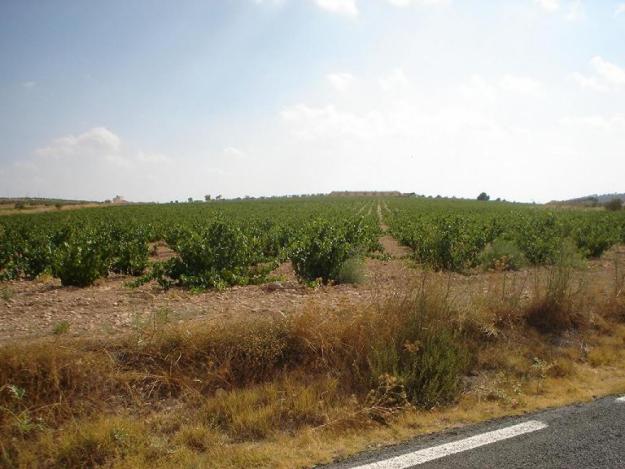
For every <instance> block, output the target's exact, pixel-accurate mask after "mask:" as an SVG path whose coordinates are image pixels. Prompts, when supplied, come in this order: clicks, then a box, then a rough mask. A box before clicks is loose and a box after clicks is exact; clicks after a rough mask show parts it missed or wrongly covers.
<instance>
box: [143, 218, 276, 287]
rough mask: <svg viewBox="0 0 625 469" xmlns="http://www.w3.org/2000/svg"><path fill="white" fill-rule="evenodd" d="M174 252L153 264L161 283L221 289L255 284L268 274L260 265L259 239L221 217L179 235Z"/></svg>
mask: <svg viewBox="0 0 625 469" xmlns="http://www.w3.org/2000/svg"><path fill="white" fill-rule="evenodd" d="M175 251H176V252H177V253H178V256H177V257H174V258H172V259H170V260H168V261H166V262H165V263H163V264H161V265H160V266H156V267H155V270H154V272H155V274H156V277H157V279H158V280H159V283H160V284H161V285H164V286H167V285H168V284H169V285H171V284H176V285H182V286H186V287H195V288H214V287H217V288H223V287H225V286H228V285H246V284H249V283H256V282H258V281H260V280H262V279H263V278H264V276H265V275H266V274H267V273H268V272H267V269H266V268H262V266H259V263H260V262H261V261H262V255H261V253H260V250H259V243H258V240H257V239H256V238H254V237H251V236H248V235H246V234H245V233H244V232H243V230H241V228H239V227H238V226H236V225H235V224H231V223H227V222H225V221H222V220H217V221H215V222H213V223H212V224H210V225H209V226H208V227H206V228H202V229H200V230H198V231H191V230H190V231H188V232H186V233H185V234H184V235H182V236H180V235H179V236H178V242H177V244H176V245H175Z"/></svg>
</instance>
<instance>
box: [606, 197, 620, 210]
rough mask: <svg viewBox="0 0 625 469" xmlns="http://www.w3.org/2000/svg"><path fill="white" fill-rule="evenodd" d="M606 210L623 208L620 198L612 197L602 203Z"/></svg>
mask: <svg viewBox="0 0 625 469" xmlns="http://www.w3.org/2000/svg"><path fill="white" fill-rule="evenodd" d="M604 207H605V209H606V210H609V211H611V212H618V211H619V210H620V209H621V208H623V201H622V200H621V199H612V200H610V201H609V202H607V203H606V204H605V205H604Z"/></svg>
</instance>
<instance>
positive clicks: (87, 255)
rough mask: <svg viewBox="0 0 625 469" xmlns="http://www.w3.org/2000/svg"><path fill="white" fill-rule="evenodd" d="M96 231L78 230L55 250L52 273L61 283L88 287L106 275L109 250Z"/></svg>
mask: <svg viewBox="0 0 625 469" xmlns="http://www.w3.org/2000/svg"><path fill="white" fill-rule="evenodd" d="M103 244H104V243H103V242H101V240H100V239H98V236H97V234H96V233H95V232H94V231H91V230H86V231H80V232H79V231H76V232H74V233H73V234H72V235H71V236H70V238H69V239H68V240H67V241H65V242H64V243H63V244H62V245H61V246H60V247H59V248H58V249H57V250H56V252H55V258H54V263H53V266H52V274H53V275H54V276H55V277H58V278H60V279H61V284H62V285H64V286H66V285H73V286H77V287H86V286H88V285H91V284H93V282H95V281H96V280H97V279H99V278H100V277H103V276H105V275H106V273H107V271H108V268H109V258H108V252H107V251H106V249H105V247H104V246H103Z"/></svg>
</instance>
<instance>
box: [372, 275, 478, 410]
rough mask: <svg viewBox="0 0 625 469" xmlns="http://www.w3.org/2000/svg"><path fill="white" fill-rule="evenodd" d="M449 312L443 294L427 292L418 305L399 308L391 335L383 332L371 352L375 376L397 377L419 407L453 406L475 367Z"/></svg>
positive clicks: (429, 289)
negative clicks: (469, 369)
mask: <svg viewBox="0 0 625 469" xmlns="http://www.w3.org/2000/svg"><path fill="white" fill-rule="evenodd" d="M449 307H450V304H449V302H448V301H447V299H446V296H445V295H444V293H443V292H440V291H437V290H435V289H434V288H432V287H431V286H430V287H424V286H422V287H421V288H419V289H418V291H417V292H416V295H415V298H414V299H411V300H410V301H407V302H403V303H402V304H401V305H397V306H395V309H394V310H393V311H392V312H391V314H393V315H394V316H395V318H388V319H387V321H388V322H389V323H390V325H389V326H388V328H389V331H390V332H388V333H384V332H382V331H383V329H382V327H383V326H381V327H380V329H381V331H380V332H381V333H380V340H379V341H377V342H375V343H374V344H373V346H372V348H371V350H370V352H369V356H368V363H369V366H370V372H371V374H372V376H374V377H375V376H382V375H385V374H388V375H392V376H395V377H397V378H398V379H399V382H400V383H402V384H403V385H404V386H405V389H406V393H407V395H408V398H409V399H410V401H412V402H413V403H414V404H417V405H419V406H423V407H431V406H434V405H438V404H443V403H447V402H450V401H452V400H453V399H454V398H455V397H456V396H457V395H458V392H459V390H460V386H461V381H460V378H461V376H462V374H463V372H464V370H465V369H466V367H467V365H468V362H469V352H468V350H467V349H466V347H465V345H464V342H463V340H462V337H461V335H460V332H459V329H458V328H457V327H455V325H454V322H453V321H452V320H451V311H450V309H449ZM391 326H392V327H391ZM389 335H390V337H389Z"/></svg>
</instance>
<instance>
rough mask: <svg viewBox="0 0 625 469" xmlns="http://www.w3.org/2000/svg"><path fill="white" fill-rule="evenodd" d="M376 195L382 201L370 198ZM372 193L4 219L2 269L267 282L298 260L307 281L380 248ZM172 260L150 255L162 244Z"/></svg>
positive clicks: (69, 277)
mask: <svg viewBox="0 0 625 469" xmlns="http://www.w3.org/2000/svg"><path fill="white" fill-rule="evenodd" d="M370 203H373V202H370ZM360 208H363V201H362V200H345V199H342V200H330V201H325V200H323V199H315V198H310V199H306V200H298V201H292V200H277V201H254V202H245V201H244V202H220V203H215V204H180V205H178V204H170V205H142V206H124V207H111V208H104V209H101V208H96V209H84V210H80V211H74V212H72V213H49V214H37V215H14V216H7V217H3V218H2V219H1V220H0V276H1V278H2V279H5V280H11V279H19V278H24V279H34V278H36V277H38V276H40V275H42V274H50V275H52V276H54V277H56V278H59V279H60V280H61V283H62V284H63V285H74V286H87V285H90V284H92V283H93V282H95V281H96V280H97V279H99V278H102V277H105V276H107V275H108V274H109V273H119V274H126V275H132V276H136V277H137V283H141V282H146V281H149V280H152V279H154V280H156V281H157V282H158V283H159V284H160V285H162V286H163V287H170V286H172V285H180V286H184V287H190V288H213V287H218V288H222V287H225V286H229V285H246V284H253V283H259V282H262V281H263V280H265V279H266V276H267V274H268V273H269V272H270V271H271V270H272V269H273V268H274V267H275V266H276V265H277V264H279V263H281V262H284V261H286V260H287V259H290V260H291V262H292V263H293V266H294V268H295V270H296V272H297V274H298V275H299V277H300V278H301V279H302V280H304V281H315V280H317V279H320V280H321V281H323V282H324V283H327V282H329V281H333V280H336V278H337V277H338V275H339V273H340V269H341V266H342V265H343V264H344V263H345V262H346V261H347V260H348V259H352V258H361V257H362V256H364V255H366V254H367V253H368V252H371V251H374V250H376V249H378V248H379V246H378V242H377V239H378V236H379V227H378V224H377V220H376V219H375V217H373V216H372V215H371V214H369V215H367V214H362V213H359V209H360ZM157 241H160V242H163V241H164V242H165V243H167V245H168V246H169V247H170V248H171V249H172V250H173V251H175V253H176V254H177V255H176V256H174V257H172V258H171V259H168V260H165V261H162V262H157V263H150V262H148V260H149V255H150V249H151V246H152V245H153V243H155V242H157Z"/></svg>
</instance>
